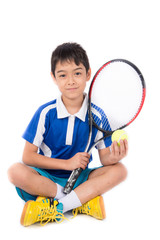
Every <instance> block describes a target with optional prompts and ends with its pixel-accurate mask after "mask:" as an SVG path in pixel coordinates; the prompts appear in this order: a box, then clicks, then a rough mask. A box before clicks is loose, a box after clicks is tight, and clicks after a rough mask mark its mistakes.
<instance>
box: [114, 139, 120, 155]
mask: <svg viewBox="0 0 160 240" xmlns="http://www.w3.org/2000/svg"><path fill="white" fill-rule="evenodd" d="M114 153H115V156H119V154H120V148H119V146H118V143H117V142H116V141H115V142H114Z"/></svg>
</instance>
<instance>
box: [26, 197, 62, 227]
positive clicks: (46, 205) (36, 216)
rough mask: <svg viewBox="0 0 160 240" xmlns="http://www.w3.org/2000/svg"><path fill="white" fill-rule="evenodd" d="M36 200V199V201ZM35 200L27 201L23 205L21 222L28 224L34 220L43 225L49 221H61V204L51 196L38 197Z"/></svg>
mask: <svg viewBox="0 0 160 240" xmlns="http://www.w3.org/2000/svg"><path fill="white" fill-rule="evenodd" d="M37 200H38V201H37ZM37 200H36V201H28V202H26V204H25V205H24V208H23V212H22V215H21V224H22V225H23V226H29V225H31V224H34V223H36V222H40V223H41V225H45V224H46V223H48V222H50V221H56V222H62V221H63V220H64V219H65V217H64V215H63V213H62V212H63V205H62V204H61V203H58V202H57V201H56V200H54V199H53V198H40V197H39V198H38V199H37Z"/></svg>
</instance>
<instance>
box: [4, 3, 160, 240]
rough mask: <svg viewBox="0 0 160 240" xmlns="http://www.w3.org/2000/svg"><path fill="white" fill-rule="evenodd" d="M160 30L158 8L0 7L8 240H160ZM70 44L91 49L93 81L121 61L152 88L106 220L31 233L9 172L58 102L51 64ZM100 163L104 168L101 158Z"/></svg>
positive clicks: (108, 198) (109, 197)
mask: <svg viewBox="0 0 160 240" xmlns="http://www.w3.org/2000/svg"><path fill="white" fill-rule="evenodd" d="M159 23H160V15H159V1H158V0H157V1H156V0H152V1H149V0H134V1H129V0H121V1H119V0H112V1H108V0H105V1H104V0H98V1H94V0H92V1H89V0H88V1H87V0H81V1H76V0H67V1H65V0H57V1H54V0H52V1H49V0H45V1H42V0H32V1H30V0H26V1H25V0H14V1H11V0H1V1H0V25H1V26H0V34H1V37H0V41H1V44H0V98H1V100H0V112H1V116H0V126H1V131H0V132H1V144H0V146H1V155H0V161H1V168H0V179H1V181H0V186H1V197H0V208H1V210H0V226H1V235H2V236H4V237H5V239H7V237H10V236H11V235H12V236H14V237H15V238H17V239H22V238H23V239H29V238H32V237H36V238H37V239H44V238H50V237H51V238H55V237H56V238H57V239H58V238H60V239H64V238H66V237H68V238H70V239H75V238H77V237H79V236H80V237H82V238H87V237H88V238H90V239H92V238H93V239H97V238H105V239H109V240H112V239H113V240H114V239H115V240H116V239H117V238H119V239H124V240H128V239H130V240H132V239H145V238H147V239H154V240H158V239H160V232H159V224H160V220H159V219H160V207H159V203H160V195H159V189H160V188H159V183H160V174H159V172H160V163H159V161H160V157H159V133H160V132H159V122H160V115H159V103H160V94H159V86H160V85H158V84H159V80H160V71H159V66H160V61H159V55H160V47H159V45H160V34H159ZM66 41H72V42H74V41H75V42H78V43H80V44H81V45H82V46H83V47H84V48H85V49H86V51H87V53H88V56H89V59H90V64H91V67H92V74H94V73H95V71H96V70H97V69H98V68H99V67H100V66H101V65H102V64H103V63H104V62H106V61H108V60H111V59H114V58H125V59H128V60H130V61H132V62H133V63H135V64H136V65H137V66H138V67H139V68H140V70H141V71H142V73H143V75H144V78H145V80H146V84H147V98H146V101H145V105H144V108H143V110H142V112H141V114H140V116H139V117H138V118H137V120H136V121H135V122H134V123H133V124H132V125H131V126H129V127H128V128H127V129H126V131H127V132H128V135H129V146H130V150H129V154H128V156H127V157H126V158H125V159H123V161H122V162H123V163H124V164H125V166H126V167H127V169H128V178H127V180H126V181H125V182H123V183H122V184H121V185H119V186H117V187H115V188H114V189H112V190H111V191H109V192H108V193H106V194H105V195H104V201H105V207H106V214H107V218H106V220H104V221H98V220H96V219H93V218H91V217H88V216H82V215H78V217H76V218H75V219H73V220H71V221H69V222H66V221H65V222H63V223H61V224H56V223H52V224H48V225H46V227H39V226H37V225H35V226H31V227H28V228H24V227H22V226H21V225H20V223H19V219H20V216H21V212H22V209H23V202H22V201H21V199H20V198H19V197H18V196H17V194H16V192H15V189H14V187H13V186H12V185H11V184H10V183H9V181H8V179H7V169H8V168H9V166H10V165H12V164H13V163H14V162H17V161H20V160H21V155H22V151H23V146H24V142H23V140H22V138H21V135H22V133H23V131H24V130H25V128H26V126H27V124H28V122H29V121H30V119H31V117H32V115H33V114H34V112H35V111H36V109H37V108H38V107H39V106H40V105H41V104H43V103H45V102H47V101H50V100H52V99H54V98H56V96H57V94H58V91H57V88H56V86H55V85H54V83H53V82H52V79H51V77H50V58H51V53H52V51H53V50H54V48H55V47H56V46H57V45H59V44H61V43H63V42H66ZM117 104H118V103H117ZM94 159H95V163H94V166H95V165H98V164H99V162H98V160H97V155H96V153H95V158H94Z"/></svg>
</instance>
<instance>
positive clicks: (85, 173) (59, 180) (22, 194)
mask: <svg viewBox="0 0 160 240" xmlns="http://www.w3.org/2000/svg"><path fill="white" fill-rule="evenodd" d="M32 168H33V169H34V170H36V171H37V172H38V173H39V174H40V175H42V176H44V177H47V178H49V179H50V180H52V181H53V182H55V183H58V184H59V185H61V186H62V187H65V185H66V183H67V180H68V178H59V177H55V176H53V175H51V174H50V173H48V172H47V171H45V170H43V169H39V168H36V167H32ZM98 168H99V167H96V168H87V169H85V170H83V171H82V172H81V174H80V176H79V178H78V179H77V181H76V183H75V185H74V187H73V189H75V188H76V187H78V186H79V185H80V184H82V183H83V182H85V181H87V179H88V176H89V174H90V173H91V172H92V171H93V170H95V169H98ZM16 190H17V193H18V195H19V196H20V197H21V198H22V199H23V200H24V201H25V202H27V201H29V200H34V201H35V200H36V198H37V196H35V195H34V196H33V195H31V194H29V193H27V192H25V191H24V190H22V189H20V188H18V187H16Z"/></svg>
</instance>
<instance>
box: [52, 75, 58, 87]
mask: <svg viewBox="0 0 160 240" xmlns="http://www.w3.org/2000/svg"><path fill="white" fill-rule="evenodd" d="M51 77H52V79H53V81H54V83H55V84H56V85H57V80H56V78H55V76H54V75H53V73H52V72H51Z"/></svg>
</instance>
